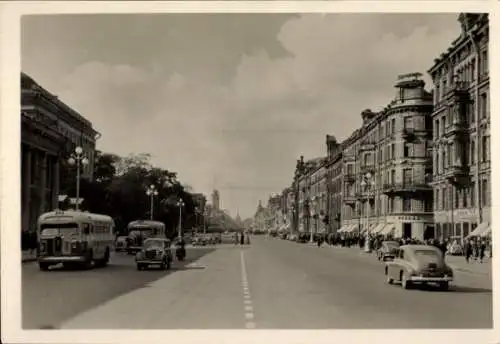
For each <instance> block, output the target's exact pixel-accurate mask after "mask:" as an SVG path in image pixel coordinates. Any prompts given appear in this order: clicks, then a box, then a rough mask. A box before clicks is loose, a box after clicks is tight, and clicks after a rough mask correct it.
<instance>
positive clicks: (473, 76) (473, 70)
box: [470, 59, 476, 81]
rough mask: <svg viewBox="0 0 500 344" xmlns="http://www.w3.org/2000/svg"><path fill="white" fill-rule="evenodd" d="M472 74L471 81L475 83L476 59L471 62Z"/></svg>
mask: <svg viewBox="0 0 500 344" xmlns="http://www.w3.org/2000/svg"><path fill="white" fill-rule="evenodd" d="M470 72H471V78H470V79H471V80H472V81H474V80H476V59H472V60H471V65H470Z"/></svg>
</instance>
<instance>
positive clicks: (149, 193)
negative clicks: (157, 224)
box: [146, 184, 158, 221]
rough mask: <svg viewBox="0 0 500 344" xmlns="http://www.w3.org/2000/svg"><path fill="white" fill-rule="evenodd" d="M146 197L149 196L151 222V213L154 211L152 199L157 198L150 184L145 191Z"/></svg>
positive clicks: (154, 189)
mask: <svg viewBox="0 0 500 344" xmlns="http://www.w3.org/2000/svg"><path fill="white" fill-rule="evenodd" d="M146 195H148V196H149V200H150V203H149V218H150V219H151V221H152V220H153V211H154V197H155V196H158V191H157V190H156V188H155V186H154V185H153V184H151V185H150V186H149V188H147V189H146Z"/></svg>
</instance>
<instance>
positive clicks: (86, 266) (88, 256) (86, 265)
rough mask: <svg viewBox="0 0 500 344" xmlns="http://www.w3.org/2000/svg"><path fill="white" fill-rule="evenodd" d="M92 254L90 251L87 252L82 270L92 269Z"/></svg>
mask: <svg viewBox="0 0 500 344" xmlns="http://www.w3.org/2000/svg"><path fill="white" fill-rule="evenodd" d="M93 258H94V254H93V253H92V251H88V252H87V254H86V257H85V262H84V263H83V268H84V269H90V268H92V264H93V262H94V259H93Z"/></svg>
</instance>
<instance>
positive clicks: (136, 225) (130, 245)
mask: <svg viewBox="0 0 500 344" xmlns="http://www.w3.org/2000/svg"><path fill="white" fill-rule="evenodd" d="M127 229H128V236H127V252H128V254H134V253H136V252H138V251H140V250H141V249H142V243H143V242H144V240H146V239H147V238H154V237H159V238H165V237H166V235H165V224H164V223H163V222H160V221H152V220H136V221H132V222H130V223H129V224H128V226H127Z"/></svg>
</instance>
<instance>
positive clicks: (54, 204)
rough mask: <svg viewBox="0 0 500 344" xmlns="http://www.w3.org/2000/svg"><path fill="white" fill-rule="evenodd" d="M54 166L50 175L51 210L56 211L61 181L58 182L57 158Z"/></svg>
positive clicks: (58, 164) (58, 166) (58, 165)
mask: <svg viewBox="0 0 500 344" xmlns="http://www.w3.org/2000/svg"><path fill="white" fill-rule="evenodd" d="M54 161H55V162H54V165H53V173H52V178H53V181H52V183H53V184H52V185H53V186H52V209H56V208H58V207H59V199H58V197H59V192H60V191H59V190H60V188H61V180H60V172H59V169H60V163H59V157H57V156H56V157H55V159H54Z"/></svg>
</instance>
